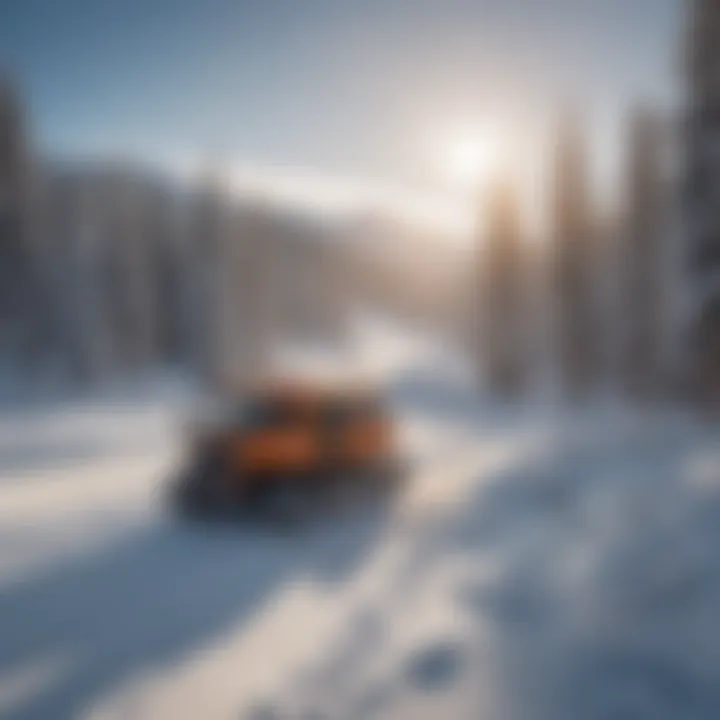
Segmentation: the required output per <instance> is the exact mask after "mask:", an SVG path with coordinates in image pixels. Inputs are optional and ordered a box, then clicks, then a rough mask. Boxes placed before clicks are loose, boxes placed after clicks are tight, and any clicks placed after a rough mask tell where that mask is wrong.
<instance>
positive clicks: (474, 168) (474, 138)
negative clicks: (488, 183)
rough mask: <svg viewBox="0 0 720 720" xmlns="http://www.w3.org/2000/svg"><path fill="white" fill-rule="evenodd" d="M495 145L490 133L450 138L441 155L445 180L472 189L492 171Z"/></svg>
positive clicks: (460, 187)
mask: <svg viewBox="0 0 720 720" xmlns="http://www.w3.org/2000/svg"><path fill="white" fill-rule="evenodd" d="M498 154H499V153H498V147H497V144H496V143H495V142H494V141H493V140H492V138H491V137H490V136H489V135H486V134H480V133H477V134H475V135H472V134H468V135H460V136H457V137H456V138H453V139H452V140H450V141H449V142H448V143H447V144H446V147H445V150H444V152H443V156H442V158H441V162H442V169H443V174H444V175H445V178H446V180H447V181H449V182H450V183H451V184H452V185H453V186H454V187H456V188H458V189H461V190H475V189H476V188H477V187H478V186H479V185H480V184H482V183H483V182H484V181H485V180H486V179H487V178H488V176H489V175H490V174H491V173H492V172H493V170H494V168H495V166H496V164H497V161H498Z"/></svg>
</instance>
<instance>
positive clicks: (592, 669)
mask: <svg viewBox="0 0 720 720" xmlns="http://www.w3.org/2000/svg"><path fill="white" fill-rule="evenodd" d="M426 357H427V355H426ZM430 365H432V363H430ZM393 393H394V397H395V402H396V406H397V409H398V413H399V416H400V417H401V418H402V422H403V432H404V442H405V443H406V444H407V446H408V448H409V449H410V450H411V451H412V453H413V455H414V457H415V458H416V466H415V469H414V470H413V473H412V477H411V479H410V482H409V484H408V486H407V488H406V490H405V491H404V493H403V495H402V496H401V497H400V498H398V499H397V501H396V502H395V503H389V504H387V505H386V506H377V507H374V508H369V507H368V508H363V509H354V510H353V509H348V510H346V511H345V514H344V515H343V516H342V517H339V518H326V519H323V520H321V521H318V522H317V523H316V524H313V525H312V526H309V527H306V528H302V529H300V530H297V531H295V532H293V533H291V534H278V533H274V532H272V531H270V530H262V529H258V528H255V529H249V528H222V529H221V528H216V529H212V530H210V529H202V528H198V527H192V526H185V525H182V524H180V523H178V522H176V521H174V520H173V519H172V518H170V517H168V516H167V515H166V514H165V513H164V511H163V505H162V502H160V497H161V493H160V492H159V489H160V487H161V481H162V480H163V479H164V478H165V477H166V476H167V475H168V473H170V472H171V470H172V467H173V458H174V457H175V456H176V450H177V447H176V445H177V443H176V437H175V432H174V430H175V418H176V414H175V411H176V409H177V403H176V402H171V401H169V400H168V398H167V396H163V394H161V393H160V394H158V395H156V396H153V395H152V393H148V394H147V395H146V396H142V397H135V398H133V399H125V400H123V401H119V400H117V399H114V400H113V399H112V398H111V397H105V398H103V399H101V400H96V401H92V402H91V401H86V402H72V403H71V402H65V403H61V402H57V403H55V404H53V405H52V406H50V407H38V406H35V407H30V408H28V409H24V410H23V409H21V408H18V407H15V408H13V409H12V410H8V411H7V412H5V413H4V414H3V413H0V716H1V717H3V718H13V719H15V720H19V719H20V718H23V719H27V718H58V719H63V718H76V717H83V718H108V719H111V718H112V719H113V720H114V719H118V720H119V719H121V718H122V719H130V718H143V719H145V718H147V719H148V720H150V719H152V720H155V719H159V720H162V719H164V718H172V720H180V719H182V718H192V719H197V718H202V719H203V720H212V719H214V718H238V719H240V718H251V719H253V720H260V719H261V718H265V719H270V718H292V719H298V720H300V719H304V720H310V718H315V719H318V720H319V719H324V720H331V719H337V720H353V719H357V720H360V719H361V718H398V719H407V720H421V719H422V718H448V719H450V718H453V719H455V718H457V719H458V720H461V719H464V718H472V719H475V718H489V719H491V720H494V719H496V718H498V719H505V718H510V719H512V720H514V719H516V718H517V719H523V718H539V719H543V720H545V719H547V720H562V719H564V718H567V719H568V720H577V719H582V718H648V719H650V718H652V719H653V720H656V719H658V718H684V719H685V718H687V719H694V718H717V717H720V442H719V440H720V433H718V431H717V430H711V429H707V428H705V429H703V428H701V427H700V426H697V425H695V424H694V423H693V422H692V421H690V420H688V419H686V418H682V417H680V416H676V415H673V414H671V413H664V414H663V415H662V416H659V415H658V413H656V414H655V416H652V417H651V416H641V415H638V414H634V413H632V412H629V411H627V410H622V409H621V408H618V407H611V406H605V407H602V408H599V407H596V408H594V409H584V410H577V411H574V412H567V411H566V412H559V411H555V412H550V411H547V410H546V411H542V410H535V411H533V412H519V411H510V410H506V411H498V410H495V411H493V412H491V411H489V410H488V409H487V408H486V407H485V406H483V405H482V403H479V402H478V401H477V400H476V399H475V398H474V397H473V396H472V394H471V393H469V392H468V391H467V389H465V388H463V387H462V386H461V385H460V384H458V382H457V381H456V379H455V378H450V377H446V376H445V375H443V373H442V372H441V371H440V370H439V369H438V367H428V363H427V361H426V362H425V367H415V368H412V367H410V368H408V369H406V371H405V372H404V373H403V374H401V375H400V376H398V377H396V379H395V382H394V384H393Z"/></svg>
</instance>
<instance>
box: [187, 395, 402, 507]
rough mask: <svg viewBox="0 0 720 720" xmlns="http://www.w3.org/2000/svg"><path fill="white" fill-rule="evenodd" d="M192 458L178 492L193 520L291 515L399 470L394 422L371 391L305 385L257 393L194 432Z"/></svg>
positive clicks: (238, 402)
mask: <svg viewBox="0 0 720 720" xmlns="http://www.w3.org/2000/svg"><path fill="white" fill-rule="evenodd" d="M191 455H192V457H191V458H190V460H189V463H188V469H187V470H186V471H185V472H184V473H183V475H182V477H181V479H180V481H179V483H178V484H177V485H176V499H177V500H178V501H179V505H180V507H181V508H182V509H183V510H185V511H189V512H191V513H198V512H214V511H223V512H224V511H229V512H234V511H237V510H240V509H248V508H251V509H256V510H260V509H263V510H266V509H272V510H280V511H281V512H289V511H290V510H291V509H292V510H294V509H295V508H298V507H299V506H300V505H307V503H308V502H314V500H315V499H317V497H318V493H319V492H323V493H324V492H325V491H327V490H328V489H330V488H333V487H339V486H342V485H347V484H348V483H350V484H358V483H359V484H361V485H366V484H371V482H372V481H373V480H375V479H378V478H382V479H383V481H389V479H390V478H391V477H392V476H394V475H395V474H396V470H397V464H396V457H395V430H394V427H393V422H392V419H391V416H390V413H389V412H388V410H387V408H386V407H385V405H384V403H383V402H382V399H381V397H380V395H379V394H378V393H377V392H375V391H373V390H371V389H368V388H360V387H337V386H334V387H329V386H323V385H321V384H309V383H288V382H282V383H279V382H275V383H268V384H264V385H262V386H259V387H256V388H255V389H254V390H253V391H251V392H250V393H247V394H245V395H244V397H242V398H240V399H238V400H236V401H234V402H232V403H231V404H230V408H229V410H228V412H226V413H225V417H223V418H222V419H221V420H220V422H218V423H216V424H214V425H209V426H203V427H200V428H198V429H196V431H195V432H194V433H193V437H192V438H191ZM390 471H392V472H390Z"/></svg>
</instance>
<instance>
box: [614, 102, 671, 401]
mask: <svg viewBox="0 0 720 720" xmlns="http://www.w3.org/2000/svg"><path fill="white" fill-rule="evenodd" d="M661 131H662V124H661V123H660V121H659V119H658V118H657V117H655V116H654V115H653V114H652V113H651V112H650V111H648V110H646V109H639V110H637V111H636V112H635V115H634V117H633V120H632V126H631V133H630V142H629V149H628V177H627V195H626V196H627V206H626V214H625V227H624V232H623V247H622V249H621V260H622V263H621V272H622V277H623V286H624V289H623V307H622V310H623V325H624V328H623V332H622V336H623V340H624V341H623V347H624V352H623V368H624V378H625V381H626V385H627V388H628V390H629V391H630V392H631V394H633V395H636V396H637V395H640V396H644V397H647V396H648V395H650V394H653V393H655V392H657V391H658V390H659V388H660V383H661V381H662V376H663V371H664V368H663V359H664V357H665V353H664V350H665V343H664V340H665V331H666V319H667V314H666V302H667V299H666V297H665V293H664V288H665V285H666V283H665V282H664V281H665V279H666V278H665V269H666V256H665V247H666V245H665V238H666V233H667V228H668V217H667V215H666V212H665V209H666V207H667V203H666V202H665V201H666V191H665V182H664V178H663V169H662V157H661V155H662V134H661Z"/></svg>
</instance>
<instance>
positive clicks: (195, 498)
mask: <svg viewBox="0 0 720 720" xmlns="http://www.w3.org/2000/svg"><path fill="white" fill-rule="evenodd" d="M223 470H224V468H223V464H222V462H221V461H220V459H219V458H217V457H214V456H208V457H202V458H199V459H198V460H197V461H196V462H195V463H194V464H193V465H192V466H191V467H190V468H188V469H187V470H186V471H185V472H184V473H182V474H181V475H180V476H179V477H178V478H177V479H176V480H175V482H174V483H173V485H172V487H171V505H172V508H173V510H174V511H175V512H176V513H177V514H178V515H179V516H181V517H183V518H188V519H207V518H210V517H212V516H213V515H217V514H219V513H220V512H221V511H222V509H223V508H222V506H221V503H220V502H219V499H220V498H219V494H218V492H217V488H218V485H219V480H220V478H221V477H222V473H223Z"/></svg>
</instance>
